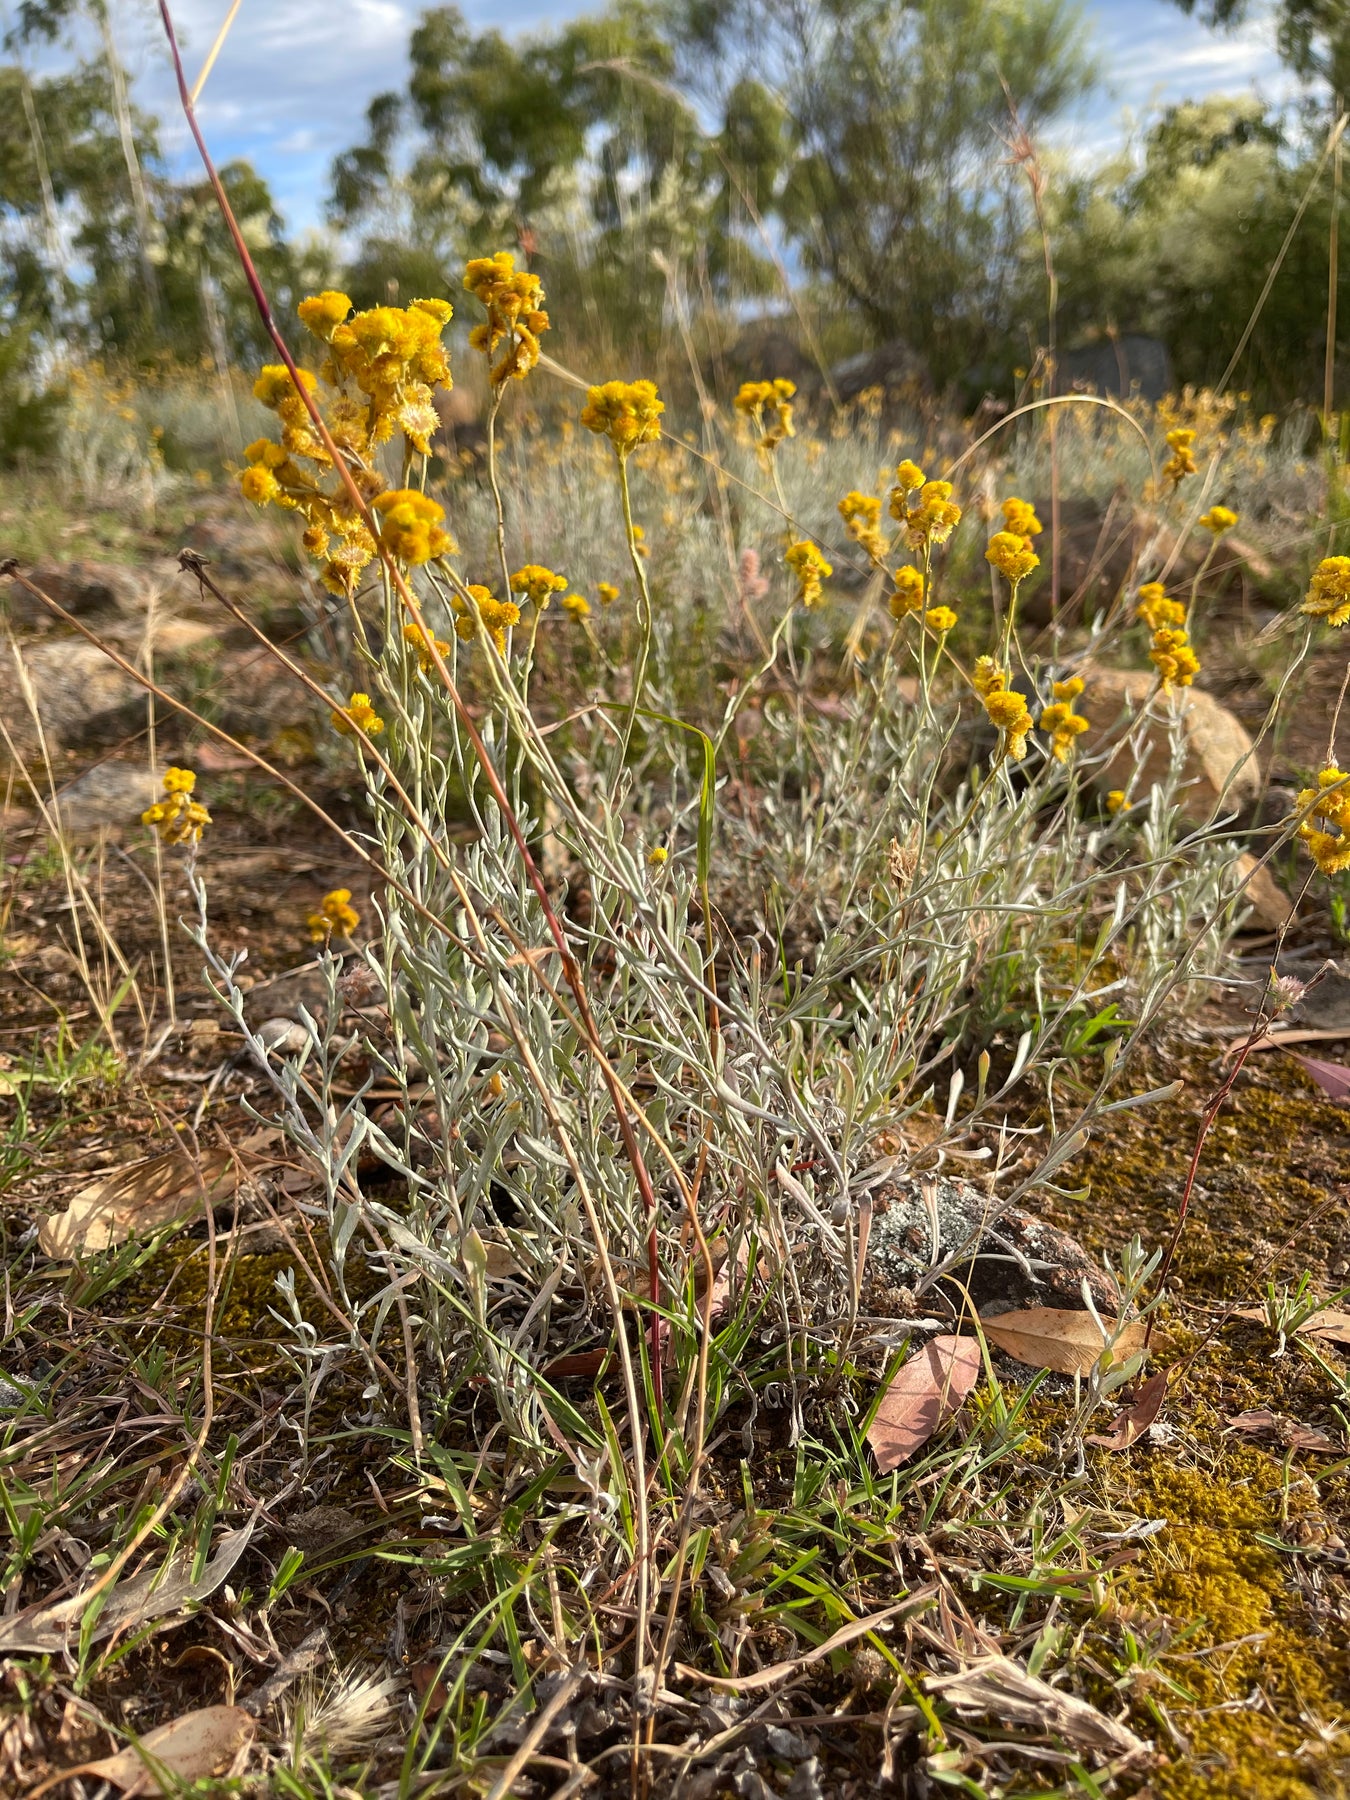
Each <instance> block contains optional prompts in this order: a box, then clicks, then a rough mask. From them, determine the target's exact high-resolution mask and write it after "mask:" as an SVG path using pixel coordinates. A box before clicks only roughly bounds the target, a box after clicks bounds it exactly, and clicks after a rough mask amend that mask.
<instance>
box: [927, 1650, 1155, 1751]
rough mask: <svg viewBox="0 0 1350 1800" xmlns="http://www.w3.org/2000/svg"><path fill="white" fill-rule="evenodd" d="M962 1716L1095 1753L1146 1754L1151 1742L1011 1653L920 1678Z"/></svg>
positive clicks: (930, 1691) (929, 1690) (931, 1691)
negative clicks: (1033, 1672) (1025, 1665)
mask: <svg viewBox="0 0 1350 1800" xmlns="http://www.w3.org/2000/svg"><path fill="white" fill-rule="evenodd" d="M924 1686H925V1687H926V1688H927V1690H928V1692H929V1693H930V1694H940V1695H941V1696H942V1698H943V1699H944V1700H946V1701H948V1702H949V1703H950V1704H951V1705H952V1706H953V1707H954V1708H955V1709H956V1711H957V1713H958V1714H961V1715H962V1716H964V1717H969V1718H984V1719H997V1720H998V1721H999V1724H1000V1725H1001V1726H1004V1727H1007V1726H1013V1727H1015V1728H1017V1729H1018V1730H1021V1731H1032V1732H1036V1733H1038V1734H1040V1735H1042V1736H1044V1737H1049V1738H1060V1739H1062V1740H1063V1741H1064V1742H1065V1743H1067V1744H1070V1745H1072V1747H1073V1748H1074V1749H1075V1750H1079V1751H1084V1752H1095V1753H1096V1754H1097V1755H1099V1756H1109V1757H1116V1756H1123V1757H1127V1758H1129V1759H1130V1760H1131V1761H1133V1760H1134V1759H1135V1758H1137V1757H1142V1756H1146V1755H1147V1754H1148V1751H1149V1745H1148V1744H1146V1743H1145V1742H1144V1740H1143V1739H1142V1738H1138V1737H1136V1736H1135V1735H1134V1733H1133V1732H1132V1731H1131V1730H1130V1729H1129V1728H1128V1727H1127V1726H1125V1725H1121V1724H1119V1723H1118V1722H1117V1721H1116V1720H1115V1719H1110V1718H1108V1717H1107V1716H1106V1714H1105V1713H1104V1712H1101V1711H1100V1710H1099V1709H1098V1708H1097V1707H1095V1706H1092V1705H1091V1704H1090V1703H1089V1702H1088V1701H1086V1700H1080V1699H1079V1698H1078V1697H1077V1695H1075V1694H1067V1693H1065V1692H1063V1691H1062V1690H1061V1689H1060V1688H1053V1687H1051V1686H1050V1684H1049V1682H1047V1681H1042V1680H1041V1679H1040V1678H1039V1676H1036V1675H1031V1674H1029V1673H1028V1672H1027V1670H1026V1669H1024V1668H1023V1667H1022V1665H1021V1664H1020V1663H1017V1662H1013V1661H1012V1659H1011V1658H1010V1657H1006V1656H991V1657H987V1658H985V1659H984V1660H983V1661H981V1662H977V1663H974V1664H972V1665H971V1667H970V1668H968V1669H961V1670H959V1671H958V1672H957V1673H956V1674H953V1675H932V1676H929V1678H928V1680H927V1681H926V1682H925V1683H924Z"/></svg>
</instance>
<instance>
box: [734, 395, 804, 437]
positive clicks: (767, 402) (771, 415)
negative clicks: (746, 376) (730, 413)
mask: <svg viewBox="0 0 1350 1800" xmlns="http://www.w3.org/2000/svg"><path fill="white" fill-rule="evenodd" d="M796 392H797V389H796V386H795V384H794V383H793V382H791V381H785V380H783V379H782V377H781V376H780V377H779V379H778V380H776V381H743V382H742V383H741V386H740V389H739V391H738V392H737V395H736V399H735V401H734V405H735V407H736V411H737V412H739V413H744V414H745V416H746V417H747V418H748V419H751V420H753V421H754V426H755V429H756V431H757V432H758V433H759V437H758V439H757V440H756V442H757V445H758V448H759V449H760V450H763V451H765V452H771V451H774V450H776V449H777V448H778V446H779V445H780V444H781V443H782V442H783V439H784V438H790V437H794V436H795V435H796V433H795V431H794V429H793V424H792V397H793V395H794V394H795V393H796Z"/></svg>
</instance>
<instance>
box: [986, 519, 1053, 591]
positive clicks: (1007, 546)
mask: <svg viewBox="0 0 1350 1800" xmlns="http://www.w3.org/2000/svg"><path fill="white" fill-rule="evenodd" d="M984 560H985V561H986V562H987V563H992V564H993V566H994V567H995V568H996V569H997V570H998V572H999V574H1000V575H1002V577H1003V579H1004V580H1005V581H1007V582H1009V583H1010V584H1011V585H1012V586H1013V587H1014V588H1016V587H1018V586H1020V585H1021V583H1022V582H1024V581H1025V580H1026V578H1027V576H1028V575H1030V573H1031V571H1032V570H1033V569H1036V568H1039V567H1040V561H1041V559H1040V557H1039V556H1037V554H1036V552H1035V551H1034V550H1033V549H1032V548H1031V542H1030V540H1029V539H1028V538H1025V537H1019V536H1018V534H1017V533H1016V532H1015V531H996V532H995V533H994V535H993V537H991V538H990V540H989V543H988V545H987V546H986V548H985V552H984Z"/></svg>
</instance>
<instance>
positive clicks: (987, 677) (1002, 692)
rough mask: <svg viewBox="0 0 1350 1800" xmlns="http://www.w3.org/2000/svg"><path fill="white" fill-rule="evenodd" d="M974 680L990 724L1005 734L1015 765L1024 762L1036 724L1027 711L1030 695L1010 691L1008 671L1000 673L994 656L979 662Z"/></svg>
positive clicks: (983, 657) (982, 657)
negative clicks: (1028, 696) (1027, 696)
mask: <svg viewBox="0 0 1350 1800" xmlns="http://www.w3.org/2000/svg"><path fill="white" fill-rule="evenodd" d="M971 679H972V680H973V682H974V684H975V692H976V693H977V694H978V695H979V696H980V698H981V700H983V702H984V710H985V712H986V713H987V714H988V715H989V722H990V724H991V725H996V726H997V727H998V729H999V730H1000V731H1001V732H1003V733H1004V747H1005V748H1006V750H1007V753H1008V755H1009V756H1010V757H1011V758H1012V760H1013V761H1014V762H1021V760H1022V758H1023V757H1024V756H1025V755H1026V753H1027V739H1028V738H1029V737H1030V736H1031V733H1032V732H1033V730H1034V729H1035V720H1034V719H1033V718H1032V716H1031V714H1030V712H1029V711H1028V710H1027V700H1026V695H1025V694H1019V693H1018V692H1017V691H1016V689H1010V688H1009V686H1008V672H1007V670H1006V669H1000V668H999V666H998V664H997V663H996V662H995V661H994V659H993V657H992V656H980V657H977V658H976V661H975V672H974V675H973V676H972V678H971Z"/></svg>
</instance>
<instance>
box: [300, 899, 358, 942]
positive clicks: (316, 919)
mask: <svg viewBox="0 0 1350 1800" xmlns="http://www.w3.org/2000/svg"><path fill="white" fill-rule="evenodd" d="M305 923H306V925H308V926H309V935H310V939H311V941H312V942H313V943H316V944H324V943H327V941H328V939H329V938H333V937H350V936H351V935H352V933H353V932H354V931H355V930H356V928H357V926H358V925H359V924H360V923H361V915H360V913H358V912H357V910H356V908H355V907H354V906H353V905H352V890H351V889H350V888H333V889H332V891H331V892H330V893H327V894H325V895H324V897H323V899H322V900H321V901H320V903H319V909H318V911H317V912H312V913H310V915H309V917H308V918H307V919H306V920H305Z"/></svg>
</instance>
